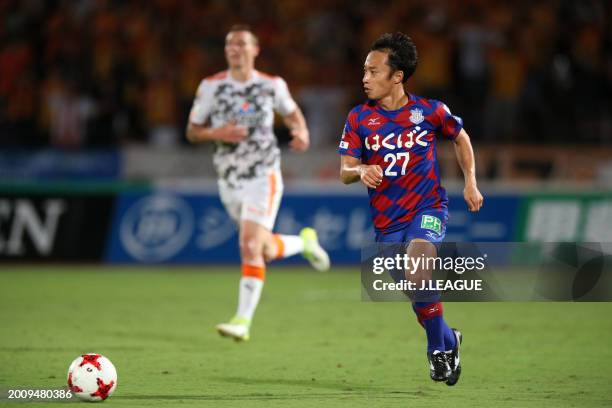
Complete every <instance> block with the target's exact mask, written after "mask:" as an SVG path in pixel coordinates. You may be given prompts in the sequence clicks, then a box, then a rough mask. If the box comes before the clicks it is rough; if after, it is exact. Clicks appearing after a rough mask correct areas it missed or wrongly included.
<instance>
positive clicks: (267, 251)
mask: <svg viewBox="0 0 612 408" xmlns="http://www.w3.org/2000/svg"><path fill="white" fill-rule="evenodd" d="M263 256H264V260H265V261H266V263H268V262H272V261H273V260H275V259H276V258H277V251H276V248H275V247H274V246H272V245H265V246H264V248H263Z"/></svg>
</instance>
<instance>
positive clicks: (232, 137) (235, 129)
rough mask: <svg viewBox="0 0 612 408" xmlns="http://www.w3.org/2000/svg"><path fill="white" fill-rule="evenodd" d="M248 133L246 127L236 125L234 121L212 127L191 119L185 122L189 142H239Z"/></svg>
mask: <svg viewBox="0 0 612 408" xmlns="http://www.w3.org/2000/svg"><path fill="white" fill-rule="evenodd" d="M247 135H248V131H247V128H246V127H244V126H236V125H235V124H234V123H226V124H225V125H223V126H221V127H218V128H212V127H209V126H205V125H198V124H196V123H193V122H192V121H191V120H190V121H189V123H188V124H187V140H189V141H190V142H191V143H202V142H208V141H219V142H225V143H240V142H242V141H243V140H244V139H245V138H246V137H247Z"/></svg>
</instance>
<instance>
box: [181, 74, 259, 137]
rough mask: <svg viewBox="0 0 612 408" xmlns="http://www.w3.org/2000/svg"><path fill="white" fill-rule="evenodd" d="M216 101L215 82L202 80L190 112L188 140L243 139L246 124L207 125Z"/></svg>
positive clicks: (245, 133)
mask: <svg viewBox="0 0 612 408" xmlns="http://www.w3.org/2000/svg"><path fill="white" fill-rule="evenodd" d="M213 101H214V84H213V83H212V81H210V80H206V79H204V80H202V82H200V86H198V91H197V93H196V97H195V99H194V101H193V106H192V107H191V112H190V113H189V122H188V123H187V131H186V133H187V135H186V136H187V140H189V141H190V142H191V143H202V142H208V141H219V142H225V143H239V142H241V141H243V140H244V139H245V138H246V137H247V135H248V130H247V128H246V127H244V126H237V125H236V124H235V123H232V122H228V123H226V124H224V125H223V126H220V127H216V128H213V127H211V126H208V125H207V122H208V119H209V115H210V110H211V107H212V104H213Z"/></svg>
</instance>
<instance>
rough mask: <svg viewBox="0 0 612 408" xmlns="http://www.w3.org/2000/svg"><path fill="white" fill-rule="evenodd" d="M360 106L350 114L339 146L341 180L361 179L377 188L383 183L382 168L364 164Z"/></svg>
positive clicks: (353, 181)
mask: <svg viewBox="0 0 612 408" xmlns="http://www.w3.org/2000/svg"><path fill="white" fill-rule="evenodd" d="M359 111H360V106H357V107H356V108H354V109H353V110H351V112H350V113H349V115H348V118H347V119H346V123H345V124H344V130H343V132H342V140H341V141H340V146H339V147H338V153H340V155H341V156H340V157H341V159H340V180H342V182H343V183H344V184H351V183H355V182H357V181H359V180H361V181H362V182H363V184H365V185H366V186H368V187H369V188H376V187H378V186H379V185H380V183H382V176H383V172H382V168H381V167H380V166H379V165H368V164H363V163H362V161H361V158H362V155H363V144H362V142H361V137H360V136H359V133H358V130H357V129H358V127H359V126H358V115H359Z"/></svg>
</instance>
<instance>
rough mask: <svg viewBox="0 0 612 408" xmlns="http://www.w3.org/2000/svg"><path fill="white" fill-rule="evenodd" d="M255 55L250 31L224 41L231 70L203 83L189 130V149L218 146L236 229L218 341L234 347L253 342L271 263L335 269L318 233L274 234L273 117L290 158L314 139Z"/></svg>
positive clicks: (278, 182)
mask: <svg viewBox="0 0 612 408" xmlns="http://www.w3.org/2000/svg"><path fill="white" fill-rule="evenodd" d="M258 54H259V44H258V40H257V37H256V36H255V35H254V34H253V32H252V31H251V30H250V29H249V27H247V26H234V27H232V28H231V29H230V31H229V33H228V34H227V36H226V38H225V58H226V60H227V64H228V69H227V70H225V71H222V72H219V73H217V74H215V75H212V76H210V77H207V78H205V79H204V80H202V82H201V83H200V86H199V87H198V90H197V94H196V97H195V100H194V103H193V107H192V108H191V113H190V115H189V123H188V125H187V139H188V140H189V141H190V142H192V143H202V142H214V143H215V146H216V149H215V153H214V158H213V163H214V166H215V169H216V171H217V175H218V178H219V180H218V184H219V193H220V196H221V201H222V202H223V205H224V206H225V208H226V210H227V212H228V213H229V215H230V216H231V217H232V219H234V220H235V221H236V222H237V223H238V226H239V231H240V238H239V239H240V258H241V263H242V277H241V279H240V285H239V292H238V309H237V311H236V314H235V316H234V317H233V318H232V319H231V320H230V321H229V322H228V323H222V324H219V325H217V326H216V329H217V331H218V332H219V334H221V335H222V336H226V337H231V338H233V339H235V340H237V341H243V340H248V339H249V329H250V326H251V321H252V319H253V314H254V313H255V309H256V308H257V304H258V303H259V298H260V296H261V291H262V288H263V284H264V280H265V275H266V263H268V262H270V261H272V260H274V259H279V258H286V257H289V256H292V255H296V254H302V255H303V256H304V257H305V258H306V259H308V261H309V262H310V263H311V265H312V266H313V267H314V268H315V269H317V270H327V269H329V264H330V263H329V257H328V255H327V253H326V252H325V250H324V249H323V248H322V247H321V246H320V245H319V242H318V239H317V234H316V231H315V230H314V229H312V228H304V229H303V230H302V231H301V232H300V235H299V236H297V235H280V234H273V233H272V229H273V227H274V221H275V219H276V215H277V213H278V208H279V205H280V201H281V196H282V193H283V180H282V176H281V172H280V149H279V148H278V144H277V139H276V137H275V135H274V133H273V122H274V112H277V113H278V114H280V115H281V116H282V117H283V121H284V122H285V125H286V126H287V127H288V128H289V130H290V132H291V133H290V134H291V138H292V139H291V142H290V143H289V146H290V147H291V148H292V149H293V150H296V151H300V152H304V151H306V150H307V149H308V146H309V143H310V136H309V133H308V127H307V126H306V121H305V119H304V115H303V114H302V111H301V110H300V108H299V107H298V106H297V104H296V103H295V101H294V100H293V98H292V97H291V94H290V93H289V89H288V87H287V83H286V82H285V81H284V80H283V79H282V78H280V77H278V76H272V75H268V74H265V73H263V72H260V71H257V70H256V69H255V66H254V65H255V58H256V57H257V55H258Z"/></svg>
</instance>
